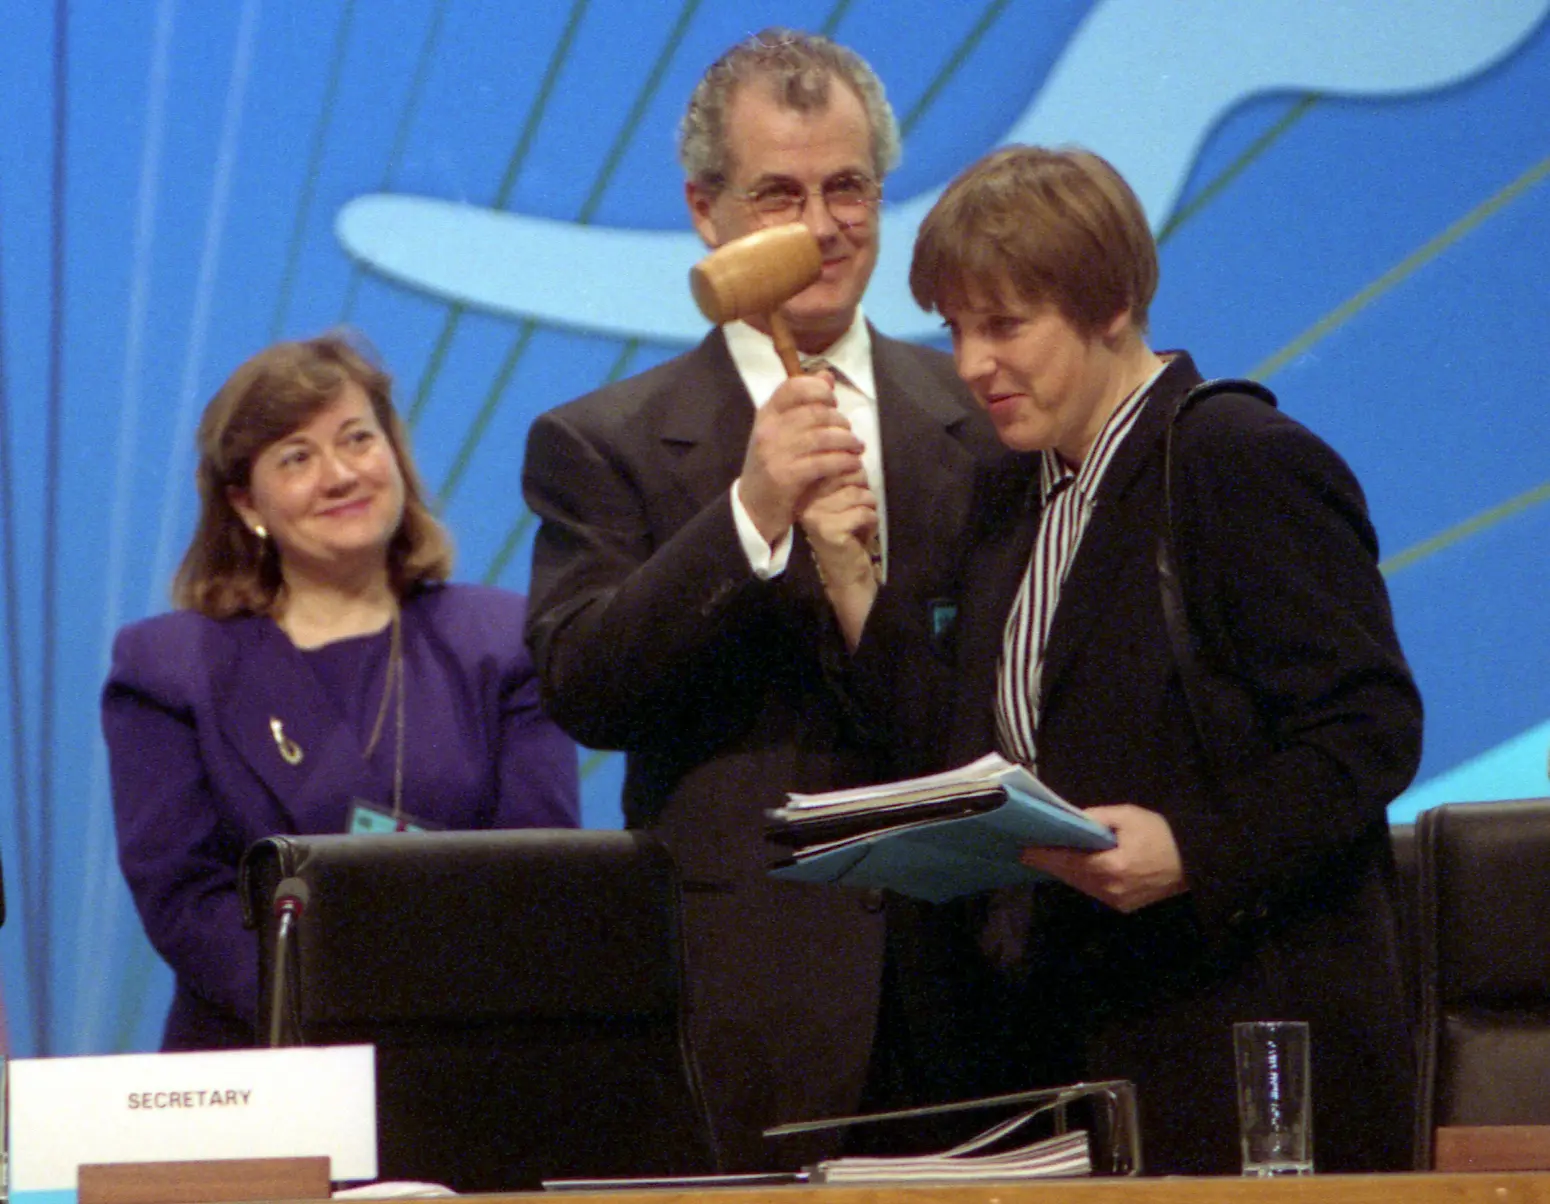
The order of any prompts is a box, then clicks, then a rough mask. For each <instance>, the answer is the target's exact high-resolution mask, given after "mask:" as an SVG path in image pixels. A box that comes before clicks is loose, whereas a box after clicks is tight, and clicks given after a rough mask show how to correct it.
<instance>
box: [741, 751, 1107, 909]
mask: <svg viewBox="0 0 1550 1204" xmlns="http://www.w3.org/2000/svg"><path fill="white" fill-rule="evenodd" d="M769 815H770V820H771V827H770V831H769V835H770V838H771V839H772V840H774V841H776V842H778V843H781V844H785V845H788V846H791V847H792V849H793V852H792V855H791V856H790V857H789V858H787V859H785V860H783V861H780V862H778V863H777V864H776V865H775V866H774V867H773V868H772V869H771V870H770V873H771V874H772V875H773V876H774V877H776V878H782V879H786V880H788V881H796V882H832V883H837V884H839V885H841V886H858V887H872V888H884V889H888V890H894V891H897V892H898V893H900V894H903V895H909V896H911V897H912V898H916V899H924V900H926V901H927V902H931V903H940V902H943V901H944V900H947V899H952V898H956V897H957V896H959V895H966V894H973V893H975V892H977V891H983V890H992V889H995V888H997V887H1006V886H1021V885H1024V884H1026V883H1028V882H1032V881H1035V880H1037V879H1038V878H1039V876H1040V875H1039V873H1038V871H1037V870H1032V869H1029V868H1027V867H1026V866H1024V865H1023V864H1022V863H1021V862H1020V861H1019V860H1018V857H1019V854H1020V853H1021V852H1022V850H1023V849H1024V848H1027V847H1029V846H1031V845H1057V846H1064V847H1067V848H1076V849H1092V850H1098V849H1109V848H1113V847H1114V834H1113V832H1111V831H1110V830H1109V829H1108V828H1106V827H1104V826H1103V825H1102V824H1100V823H1097V822H1096V821H1094V820H1092V819H1089V818H1088V817H1087V816H1086V815H1085V814H1084V813H1083V812H1082V811H1081V810H1079V809H1078V808H1076V807H1073V806H1072V805H1071V804H1070V803H1068V802H1066V801H1065V800H1064V799H1062V798H1061V797H1060V796H1059V795H1057V794H1056V793H1055V792H1054V791H1053V790H1051V789H1050V788H1049V787H1047V786H1046V785H1044V783H1043V782H1041V781H1039V780H1038V778H1036V777H1034V776H1033V775H1032V774H1031V773H1029V772H1028V771H1027V770H1026V769H1024V768H1023V767H1022V766H1021V765H1014V764H1012V763H1011V762H1010V761H1007V760H1006V759H1005V758H1004V757H1001V756H999V755H998V754H996V753H990V754H988V755H987V756H984V757H981V758H980V759H979V760H977V761H974V762H972V763H971V764H969V765H965V766H963V767H962V768H960V769H955V770H950V771H948V772H946V773H937V774H930V775H927V776H926V777H920V778H908V779H906V780H904V781H900V782H890V783H888V784H886V785H882V786H865V787H861V788H858V789H853V790H831V791H828V792H826V793H824V794H792V795H788V796H787V803H786V805H785V806H784V807H779V808H776V809H775V810H773V811H771V812H770V813H769Z"/></svg>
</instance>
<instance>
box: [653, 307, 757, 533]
mask: <svg viewBox="0 0 1550 1204" xmlns="http://www.w3.org/2000/svg"><path fill="white" fill-rule="evenodd" d="M753 412H754V411H753V399H752V398H750V397H749V396H748V389H747V388H746V387H745V386H744V384H743V378H742V377H741V376H739V375H738V373H737V366H736V365H735V364H734V363H733V362H732V356H731V353H729V352H728V351H727V343H726V337H725V336H724V335H723V334H722V333H721V328H720V327H719V326H718V327H716V329H714V330H713V331H711V332H710V334H708V335H707V336H706V337H705V340H704V342H702V343H701V344H700V345H699V347H698V348H696V349H695V351H694V352H693V353H692V354H690V355H688V356H686V357H685V358H684V360H683V363H682V373H681V381H680V383H679V386H678V388H677V389H676V391H675V393H674V394H673V398H672V402H671V405H670V407H669V408H668V410H667V412H666V413H665V414H664V416H663V418H662V421H661V425H660V427H659V437H660V438H661V441H662V446H663V449H664V451H665V452H666V453H667V455H668V457H669V459H670V460H671V461H672V462H673V464H674V476H675V478H676V480H677V481H678V484H679V486H680V487H681V489H682V490H683V492H684V493H685V495H686V496H687V498H688V500H689V502H690V503H691V505H692V511H691V513H692V512H698V511H699V510H700V509H702V508H703V507H704V506H705V505H707V504H708V503H709V502H710V501H711V499H712V498H713V497H715V495H716V494H718V493H720V492H722V491H723V490H724V489H726V488H727V487H728V486H729V485H730V484H731V483H732V482H733V481H735V480H736V479H737V477H738V475H739V474H740V473H741V472H742V470H743V456H744V454H745V452H746V450H747V447H748V436H749V435H750V434H751V433H752V431H753Z"/></svg>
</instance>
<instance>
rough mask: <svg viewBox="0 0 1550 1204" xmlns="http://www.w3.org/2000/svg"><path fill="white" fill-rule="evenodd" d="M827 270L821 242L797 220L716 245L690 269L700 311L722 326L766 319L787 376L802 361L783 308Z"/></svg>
mask: <svg viewBox="0 0 1550 1204" xmlns="http://www.w3.org/2000/svg"><path fill="white" fill-rule="evenodd" d="M822 272H823V253H822V252H821V251H819V249H818V239H817V238H816V237H815V236H814V235H813V232H812V231H811V230H809V229H808V228H807V227H806V226H805V225H803V224H802V223H801V222H792V223H791V224H790V225H786V226H771V227H770V228H769V229H767V230H755V231H754V232H753V233H752V234H745V235H744V236H743V237H742V238H737V239H733V240H732V241H731V242H729V243H725V244H723V245H722V246H719V247H717V248H716V249H715V250H714V251H712V252H711V253H710V254H709V255H707V256H705V258H704V259H702V260H700V262H699V263H697V264H695V265H694V267H693V268H691V269H690V270H689V289H690V291H691V292H693V293H694V303H695V304H696V305H698V306H699V307H700V312H701V313H702V314H704V315H705V316H706V317H707V318H709V319H710V320H711V321H712V322H714V323H716V325H718V326H719V325H721V324H722V323H723V322H731V321H734V320H736V319H738V318H764V319H765V321H766V322H767V323H768V325H769V328H770V337H771V338H772V339H773V340H774V341H775V350H776V351H777V352H778V353H779V354H780V362H781V363H782V364H783V365H785V369H786V375H787V376H800V375H801V374H802V361H801V359H800V358H799V357H798V356H797V348H796V343H794V342H793V341H792V338H791V329H790V327H788V326H787V325H786V319H785V318H783V317H782V316H781V313H780V307H781V306H782V305H784V304H785V303H786V302H787V301H789V300H791V298H792V297H795V296H796V295H797V294H798V293H800V292H801V291H802V290H803V289H805V288H806V287H807V286H808V285H810V284H811V283H812V282H813V281H815V280H817V279H818V277H819V276H820V275H821V274H822Z"/></svg>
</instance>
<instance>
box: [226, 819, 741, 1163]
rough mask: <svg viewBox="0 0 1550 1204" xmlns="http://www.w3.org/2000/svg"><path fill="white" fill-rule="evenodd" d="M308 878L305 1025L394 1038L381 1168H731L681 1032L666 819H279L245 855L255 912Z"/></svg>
mask: <svg viewBox="0 0 1550 1204" xmlns="http://www.w3.org/2000/svg"><path fill="white" fill-rule="evenodd" d="M292 877H294V878H299V879H301V880H302V881H303V882H305V883H306V884H307V888H308V892H309V901H308V904H307V908H306V911H305V912H304V913H303V914H302V916H301V917H300V919H299V920H298V922H297V924H296V929H295V936H296V941H295V944H294V946H293V947H292V952H291V954H290V959H289V961H288V967H289V968H288V970H287V974H286V979H287V983H286V985H287V987H288V999H287V1002H286V1003H285V1004H284V1007H285V1010H286V1012H287V1013H288V1014H287V1017H286V1025H285V1028H286V1032H287V1039H288V1042H290V1043H302V1044H342V1043H354V1042H362V1043H365V1042H369V1043H372V1044H374V1045H375V1046H376V1047H377V1100H378V1122H377V1123H378V1134H379V1156H378V1163H379V1174H380V1177H382V1178H384V1179H418V1180H430V1181H433V1182H438V1183H445V1184H447V1185H449V1186H451V1187H453V1188H455V1189H457V1190H458V1191H463V1192H467V1191H484V1192H489V1191H513V1190H522V1189H529V1188H534V1187H537V1186H538V1184H539V1182H540V1181H541V1180H543V1179H549V1178H577V1177H586V1178H590V1177H616V1176H626V1175H655V1174H662V1175H666V1174H691V1173H703V1172H708V1171H713V1170H715V1169H716V1164H715V1158H714V1154H713V1148H712V1144H711V1137H710V1129H709V1123H708V1118H707V1115H706V1112H705V1107H704V1103H703V1099H702V1096H701V1094H700V1091H699V1087H698V1078H697V1076H696V1074H695V1071H694V1063H693V1058H692V1055H691V1053H690V1051H689V1048H688V1045H687V1041H686V1039H685V1035H684V1034H685V1024H684V1020H685V1016H684V1004H683V996H682V994H681V990H680V987H681V981H682V974H681V967H682V945H681V933H680V927H679V893H678V877H677V874H676V871H675V869H674V866H673V863H672V860H671V859H670V857H669V856H668V854H667V852H666V850H665V849H663V848H662V846H661V845H660V844H659V843H658V842H656V841H655V840H654V839H652V838H651V837H649V836H647V835H645V834H640V833H629V832H577V831H569V830H532V831H503V832H437V833H426V834H412V835H385V836H314V837H287V836H279V837H272V838H270V839H268V840H264V841H260V842H259V843H258V844H256V845H254V846H253V848H252V849H250V850H249V851H248V855H247V857H246V858H245V860H244V864H243V893H244V897H245V899H246V900H247V904H248V906H249V908H250V910H251V913H252V914H254V915H257V916H263V917H267V916H268V915H269V913H270V901H271V900H272V899H273V896H274V890H275V887H276V885H277V884H278V883H279V882H280V881H281V880H282V879H284V878H292ZM261 928H262V936H261V942H260V945H261V948H262V950H263V954H262V957H261V963H260V966H261V969H260V1001H259V1013H260V1023H259V1030H258V1031H259V1032H260V1033H267V1032H268V1031H269V1014H268V1013H269V1007H270V1003H269V1001H270V994H271V988H270V979H271V973H272V969H273V959H274V925H273V923H272V921H269V920H267V919H266V920H265V921H264V922H263V923H262V925H261Z"/></svg>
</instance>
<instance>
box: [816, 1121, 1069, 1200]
mask: <svg viewBox="0 0 1550 1204" xmlns="http://www.w3.org/2000/svg"><path fill="white" fill-rule="evenodd" d="M1042 1111H1044V1109H1042V1108H1035V1109H1034V1110H1032V1111H1030V1112H1024V1113H1022V1114H1021V1115H1020V1116H1014V1117H1013V1118H1012V1119H1011V1120H1008V1121H1005V1122H1003V1123H1002V1124H999V1125H997V1126H995V1127H994V1128H992V1129H989V1130H987V1131H986V1132H984V1133H982V1134H980V1135H979V1136H978V1137H976V1138H974V1139H973V1140H972V1141H966V1142H964V1143H963V1144H962V1145H960V1146H956V1147H954V1148H953V1149H951V1150H948V1151H947V1152H946V1153H945V1154H929V1155H922V1156H914V1157H899V1158H836V1159H834V1160H833V1161H830V1162H820V1163H819V1164H818V1165H817V1166H815V1167H814V1168H813V1173H812V1175H811V1177H810V1178H811V1181H812V1182H814V1183H899V1182H906V1181H910V1180H917V1181H918V1180H935V1181H937V1182H941V1181H949V1182H957V1183H973V1182H985V1181H993V1180H998V1179H1046V1178H1055V1177H1057V1176H1070V1175H1090V1174H1092V1170H1093V1167H1092V1155H1091V1153H1090V1151H1089V1147H1088V1141H1087V1133H1086V1131H1085V1130H1080V1129H1079V1130H1077V1131H1076V1132H1073V1133H1062V1134H1059V1135H1057V1136H1055V1137H1046V1138H1045V1139H1044V1140H1042V1141H1035V1142H1033V1143H1031V1144H1029V1145H1023V1146H1018V1147H1017V1148H1016V1149H1011V1150H1006V1151H1004V1152H1002V1153H991V1152H989V1150H990V1149H991V1148H992V1147H994V1146H996V1145H998V1144H999V1143H1001V1142H1002V1140H1003V1139H1004V1138H1006V1137H1007V1136H1008V1135H1009V1134H1011V1133H1012V1132H1014V1131H1015V1130H1016V1129H1017V1128H1018V1127H1019V1126H1020V1125H1022V1124H1023V1123H1024V1122H1025V1121H1027V1120H1029V1119H1031V1118H1032V1117H1034V1116H1036V1115H1038V1114H1039V1113H1040V1112H1042Z"/></svg>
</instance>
